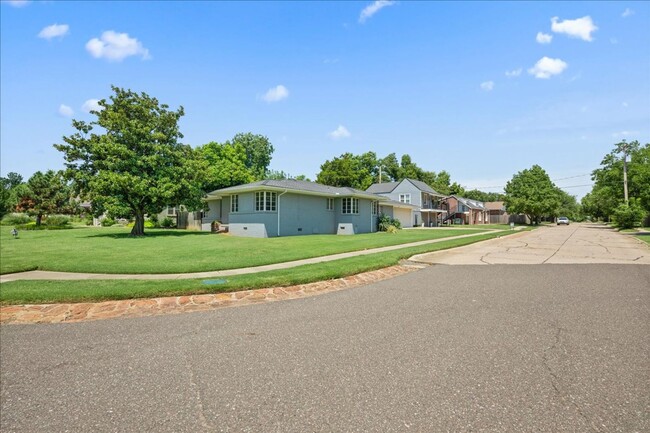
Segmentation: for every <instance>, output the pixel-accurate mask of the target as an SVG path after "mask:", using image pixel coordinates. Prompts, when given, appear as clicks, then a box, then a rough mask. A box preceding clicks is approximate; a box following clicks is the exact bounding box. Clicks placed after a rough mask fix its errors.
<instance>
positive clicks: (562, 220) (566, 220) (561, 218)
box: [557, 217, 569, 225]
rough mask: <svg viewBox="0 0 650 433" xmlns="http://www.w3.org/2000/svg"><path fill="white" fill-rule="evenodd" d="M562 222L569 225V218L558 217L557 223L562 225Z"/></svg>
mask: <svg viewBox="0 0 650 433" xmlns="http://www.w3.org/2000/svg"><path fill="white" fill-rule="evenodd" d="M560 224H566V225H569V218H567V217H559V218H558V219H557V225H560Z"/></svg>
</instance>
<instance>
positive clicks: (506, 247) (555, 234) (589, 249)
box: [411, 224, 650, 265]
mask: <svg viewBox="0 0 650 433" xmlns="http://www.w3.org/2000/svg"><path fill="white" fill-rule="evenodd" d="M411 260H412V261H416V262H422V263H429V264H443V265H496V264H570V263H573V264H580V263H613V264H650V248H648V246H647V245H645V244H644V243H643V242H640V241H639V240H637V239H635V238H634V237H632V236H631V235H627V234H622V233H619V232H617V231H616V230H614V229H612V228H610V227H607V226H604V225H600V224H572V225H569V226H544V227H540V228H539V229H537V230H534V231H532V232H524V233H521V234H517V235H513V236H508V237H505V238H499V239H493V240H490V241H485V242H481V243H478V244H473V245H468V246H466V247H461V248H454V249H452V250H446V251H439V252H435V253H426V254H420V255H417V256H414V257H413V258H412V259H411Z"/></svg>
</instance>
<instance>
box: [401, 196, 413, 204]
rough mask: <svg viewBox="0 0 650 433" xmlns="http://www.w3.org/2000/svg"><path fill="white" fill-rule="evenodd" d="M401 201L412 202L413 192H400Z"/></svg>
mask: <svg viewBox="0 0 650 433" xmlns="http://www.w3.org/2000/svg"><path fill="white" fill-rule="evenodd" d="M399 201H400V202H402V203H408V204H411V194H400V195H399Z"/></svg>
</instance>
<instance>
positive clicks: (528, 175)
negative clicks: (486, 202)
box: [504, 165, 561, 224]
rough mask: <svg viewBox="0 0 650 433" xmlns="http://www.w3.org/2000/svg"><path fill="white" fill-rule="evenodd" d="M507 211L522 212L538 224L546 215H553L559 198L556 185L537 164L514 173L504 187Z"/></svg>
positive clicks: (558, 205)
mask: <svg viewBox="0 0 650 433" xmlns="http://www.w3.org/2000/svg"><path fill="white" fill-rule="evenodd" d="M505 193H506V196H505V200H504V201H505V205H506V209H507V211H508V213H511V214H524V215H526V216H528V218H529V219H530V221H531V222H532V223H535V224H538V223H539V222H540V221H541V218H542V217H543V216H546V215H549V216H550V215H555V213H556V212H557V210H558V209H559V207H560V204H561V200H560V196H559V194H558V189H557V187H556V186H555V185H554V184H553V182H551V179H550V178H549V176H548V174H547V173H546V171H544V169H543V168H542V167H540V166H539V165H533V166H532V167H531V168H529V169H526V170H522V171H520V172H519V173H517V174H515V175H514V176H513V177H512V179H511V180H510V181H508V183H507V184H506V187H505Z"/></svg>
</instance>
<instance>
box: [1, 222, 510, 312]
mask: <svg viewBox="0 0 650 433" xmlns="http://www.w3.org/2000/svg"><path fill="white" fill-rule="evenodd" d="M499 231H503V232H504V233H510V232H509V231H505V230H496V229H490V230H486V231H485V232H482V233H472V234H467V235H459V236H452V237H448V238H443V239H432V240H428V241H419V242H411V243H408V244H401V245H392V246H388V247H381V248H373V249H368V250H363V251H353V252H349V253H341V254H334V255H330V256H323V257H315V258H311V259H304V260H296V261H293V262H286V263H277V264H273V265H266V266H257V267H253V268H241V269H230V270H225V271H214V272H197V273H189V274H150V275H142V274H134V275H130V274H77V273H72V272H49V271H30V272H21V273H16V274H8V275H3V276H2V280H1V281H2V282H8V281H17V280H93V279H95V280H96V279H140V280H163V279H190V278H208V277H221V276H229V275H241V274H249V273H254V272H263V271H269V270H274V269H287V268H292V267H296V266H301V265H305V264H312V263H321V262H328V261H332V260H338V259H343V258H348V257H356V256H363V255H368V254H375V253H380V252H383V251H393V250H398V249H401V248H408V247H414V246H419V245H427V244H433V243H438V242H444V241H447V240H451V239H462V238H467V237H472V236H480V235H481V234H485V233H491V232H499ZM426 266H427V265H424V264H418V263H408V262H405V263H404V264H400V265H396V266H390V267H388V268H384V269H379V270H376V271H369V272H363V273H361V274H357V275H352V276H349V277H344V278H337V279H334V280H327V281H318V282H314V283H307V284H300V285H296V286H290V287H272V288H266V289H256V290H244V291H239V292H229V293H217V294H204V295H191V296H172V297H164V298H145V299H125V300H119V301H106V302H96V303H68V304H41V305H8V306H3V307H0V324H34V323H71V322H82V321H89V320H102V319H113V318H119V317H145V316H157V315H163V314H179V313H186V312H193V311H209V310H214V309H217V308H224V307H236V306H244V305H251V304H258V303H265V302H274V301H281V300H288V299H299V298H304V297H308V296H314V295H318V294H323V293H329V292H333V291H338V290H343V289H347V288H352V287H358V286H361V285H366V284H370V283H374V282H378V281H382V280H386V279H389V278H393V277H395V276H398V275H402V274H405V273H407V272H412V271H417V270H419V269H422V268H423V267H426Z"/></svg>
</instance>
